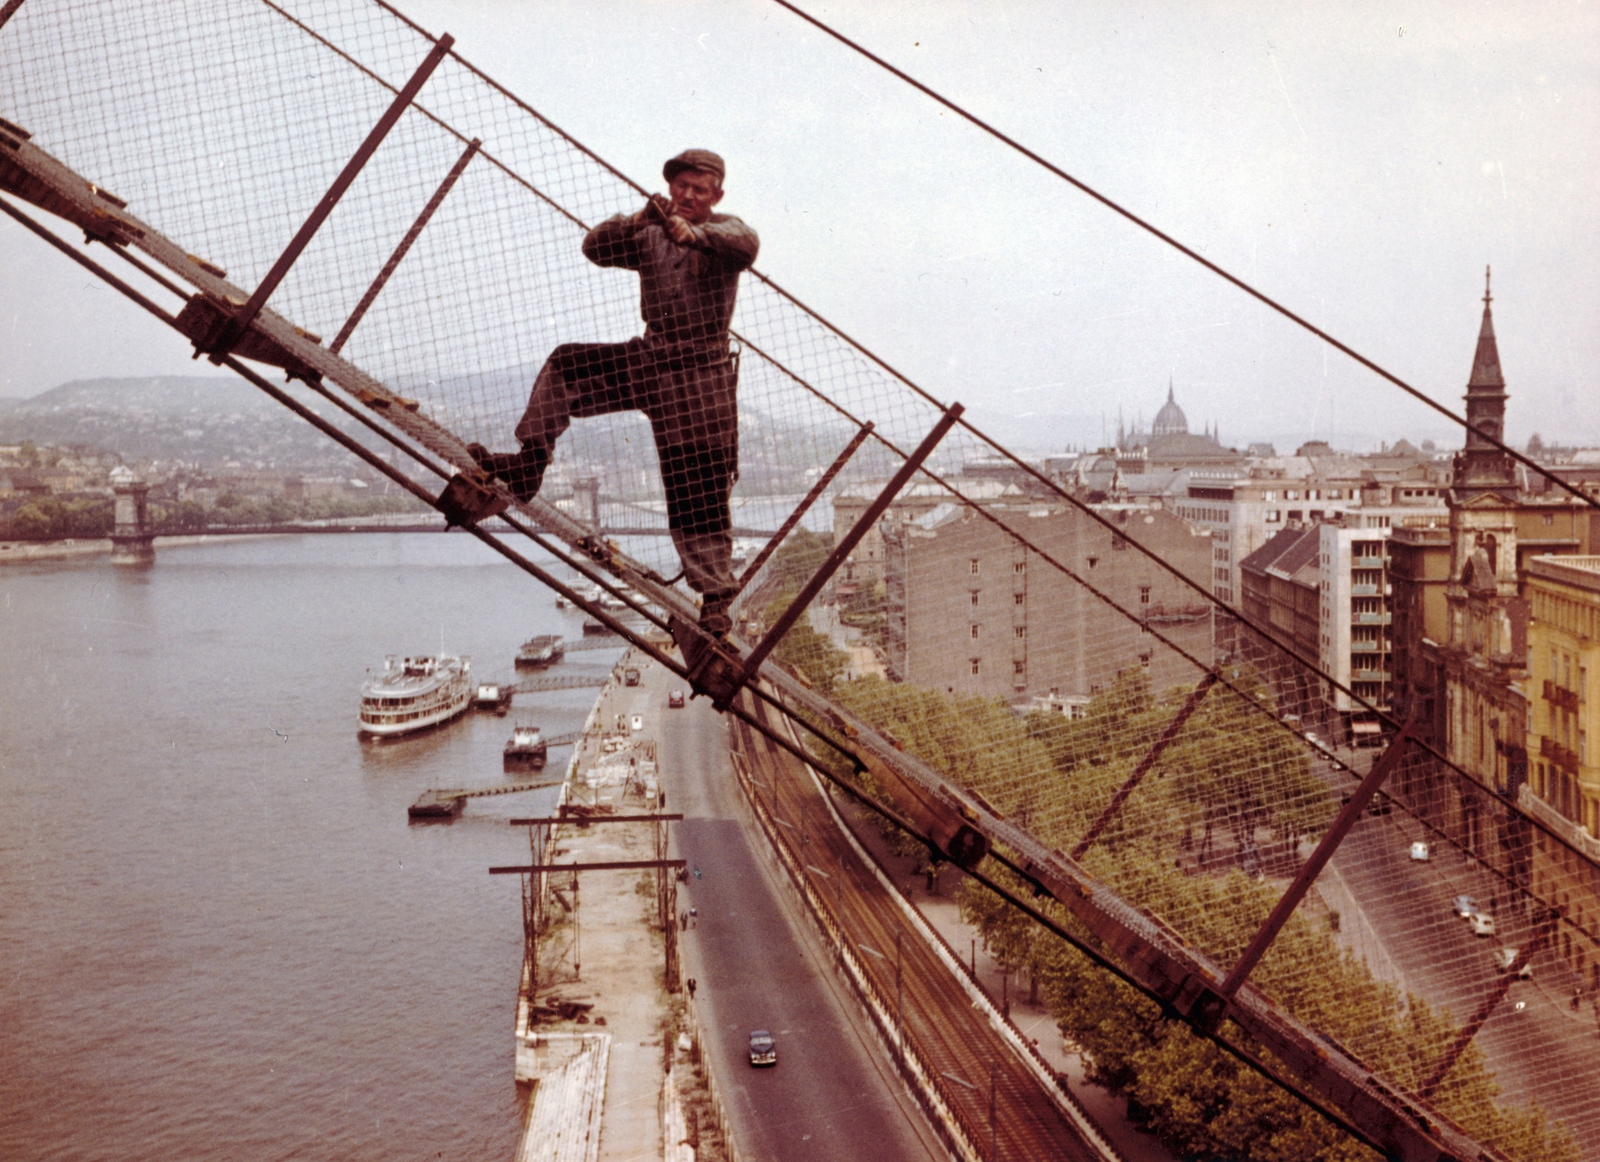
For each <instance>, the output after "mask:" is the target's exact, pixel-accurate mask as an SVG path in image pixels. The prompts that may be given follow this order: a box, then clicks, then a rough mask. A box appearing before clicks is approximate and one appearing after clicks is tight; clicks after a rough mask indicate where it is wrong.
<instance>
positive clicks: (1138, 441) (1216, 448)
mask: <svg viewBox="0 0 1600 1162" xmlns="http://www.w3.org/2000/svg"><path fill="white" fill-rule="evenodd" d="M1117 451H1118V453H1119V455H1118V457H1117V461H1118V464H1119V465H1120V466H1121V467H1122V469H1123V471H1124V472H1129V471H1132V472H1136V473H1137V472H1140V471H1152V472H1153V471H1159V470H1173V469H1179V468H1202V467H1204V468H1214V467H1223V466H1227V467H1232V466H1235V465H1240V464H1243V463H1244V457H1243V456H1241V455H1240V454H1239V453H1238V452H1237V451H1236V450H1235V449H1233V448H1225V447H1223V446H1222V443H1221V442H1220V441H1219V440H1218V439H1217V437H1216V433H1215V431H1210V432H1206V433H1204V434H1196V433H1193V432H1191V431H1189V417H1188V416H1186V415H1184V412H1183V408H1181V407H1179V406H1178V400H1177V396H1176V394H1175V392H1174V389H1173V386H1172V381H1171V380H1168V381H1167V402H1166V403H1164V404H1162V405H1161V410H1160V411H1158V412H1157V413H1156V418H1155V422H1154V423H1153V424H1151V425H1150V430H1149V431H1148V432H1141V431H1137V430H1134V431H1124V430H1123V429H1122V427H1121V425H1120V424H1119V425H1118V428H1117Z"/></svg>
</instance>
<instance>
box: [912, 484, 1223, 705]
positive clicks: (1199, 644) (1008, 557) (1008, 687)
mask: <svg viewBox="0 0 1600 1162" xmlns="http://www.w3.org/2000/svg"><path fill="white" fill-rule="evenodd" d="M1004 507H1005V509H1006V512H1005V517H1006V521H1007V523H1008V524H1010V525H1012V526H1013V527H1015V528H1017V529H1018V530H1019V531H1020V532H1021V533H1022V534H1023V535H1024V536H1026V537H1027V538H1028V541H1029V542H1030V543H1031V544H1032V545H1033V546H1035V547H1036V548H1037V550H1038V552H1034V551H1030V550H1029V549H1028V548H1027V547H1026V546H1024V545H1023V544H1022V543H1021V542H1020V541H1018V540H1017V538H1016V537H1013V536H1011V535H1010V534H1009V533H1007V532H1006V531H1005V530H1004V529H1001V528H999V527H998V526H997V525H995V524H994V523H993V522H992V521H989V520H985V519H983V517H982V514H981V513H979V512H978V511H977V510H976V509H974V508H972V507H969V506H965V505H957V504H945V505H941V506H939V507H938V508H935V509H933V510H931V511H929V512H926V513H923V514H922V515H920V516H916V517H910V518H904V517H903V518H901V519H886V520H885V521H883V522H882V524H881V532H882V536H883V543H884V554H885V555H884V566H885V571H884V589H885V611H886V635H885V640H886V647H887V651H886V652H887V655H888V659H887V662H888V671H889V674H890V676H891V677H892V678H894V679H897V680H899V681H903V682H909V683H913V684H915V685H919V686H925V687H929V688H932V689H936V690H942V691H944V692H946V693H950V694H982V695H987V696H990V697H994V698H1001V699H1004V700H1005V701H1007V702H1008V703H1011V704H1025V703H1027V702H1029V701H1030V700H1031V699H1033V698H1034V697H1036V696H1037V697H1045V698H1049V697H1051V696H1054V697H1056V698H1057V699H1059V700H1063V701H1064V702H1072V701H1075V700H1081V699H1083V698H1086V697H1091V696H1093V695H1094V694H1096V693H1098V692H1099V691H1100V690H1102V689H1104V688H1106V687H1108V686H1109V685H1110V684H1111V683H1112V682H1114V681H1115V680H1116V678H1117V676H1118V674H1119V673H1122V672H1124V671H1125V670H1127V669H1129V668H1130V667H1143V668H1145V669H1147V670H1149V672H1150V679H1151V682H1152V685H1153V686H1154V688H1155V689H1157V690H1160V689H1164V688H1165V687H1168V686H1171V685H1176V684H1179V683H1186V682H1193V681H1194V680H1195V678H1196V673H1195V669H1194V666H1193V665H1191V664H1189V663H1187V662H1185V661H1183V660H1182V659H1181V658H1180V657H1178V656H1177V655H1176V654H1175V653H1174V652H1173V651H1172V650H1169V649H1166V648H1164V647H1162V646H1161V644H1160V642H1159V641H1158V640H1157V639H1156V637H1154V636H1153V635H1152V634H1151V633H1150V632H1149V631H1150V630H1152V629H1154V630H1156V631H1158V632H1159V633H1161V634H1164V635H1166V636H1167V637H1168V638H1170V639H1172V640H1173V641H1175V642H1176V643H1177V644H1178V645H1179V646H1180V648H1182V649H1183V650H1184V651H1186V652H1187V653H1189V654H1190V655H1192V656H1193V657H1194V658H1196V659H1198V660H1199V661H1200V663H1201V664H1202V665H1210V664H1211V660H1212V648H1211V640H1212V636H1211V635H1212V616H1211V606H1210V604H1209V603H1208V602H1206V601H1205V600H1204V598H1203V597H1201V596H1200V595H1199V594H1196V593H1194V592H1193V590H1191V589H1190V588H1189V587H1187V586H1185V585H1184V584H1183V583H1182V582H1181V581H1179V580H1178V579H1177V578H1174V577H1173V576H1171V574H1169V573H1168V572H1167V571H1166V570H1165V569H1163V568H1161V566H1160V565H1158V564H1157V563H1156V562H1154V561H1152V560H1151V559H1150V558H1149V557H1147V556H1145V555H1144V554H1143V553H1140V552H1138V551H1137V550H1134V549H1133V548H1132V547H1131V546H1130V544H1129V541H1130V538H1132V537H1135V536H1137V539H1138V540H1139V541H1140V542H1141V543H1142V544H1144V545H1146V546H1149V547H1152V548H1154V549H1155V550H1156V551H1157V552H1158V553H1159V555H1160V557H1161V559H1162V560H1164V561H1166V562H1168V563H1170V564H1172V565H1174V566H1176V567H1177V568H1178V570H1179V571H1180V572H1181V573H1183V574H1184V575H1185V576H1187V577H1189V578H1191V579H1193V580H1195V581H1197V582H1198V583H1200V584H1202V585H1203V584H1204V583H1205V581H1206V579H1207V577H1208V574H1209V570H1210V565H1211V545H1210V538H1209V537H1208V536H1206V535H1205V534H1204V533H1203V532H1200V531H1198V530H1195V529H1193V528H1192V527H1191V526H1189V525H1188V524H1187V523H1186V522H1184V521H1182V520H1180V519H1178V518H1177V517H1175V516H1173V515H1172V514H1171V513H1170V512H1165V511H1162V510H1160V509H1148V508H1143V507H1132V506H1107V507H1104V508H1100V509H1097V510H1096V511H1097V512H1098V513H1099V514H1100V515H1102V516H1104V517H1105V518H1106V519H1107V520H1108V521H1109V522H1110V523H1111V525H1112V527H1113V528H1120V529H1126V530H1127V532H1126V533H1122V532H1113V531H1111V530H1110V529H1107V528H1106V527H1105V526H1104V525H1102V524H1100V523H1099V522H1098V521H1096V520H1094V519H1092V518H1091V517H1090V516H1088V515H1087V514H1085V513H1083V512H1082V511H1080V510H1079V509H1077V508H1075V507H1072V506H1069V505H1049V504H1044V503H1038V502H1035V503H1025V504H1016V505H1006V506H1004ZM1039 553H1044V554H1047V555H1048V556H1049V557H1051V558H1052V559H1053V560H1055V561H1057V562H1059V563H1061V564H1062V565H1065V566H1066V567H1067V568H1069V569H1071V570H1073V571H1074V572H1076V573H1078V574H1079V575H1080V576H1081V577H1083V578H1084V579H1085V580H1086V581H1087V582H1088V584H1089V585H1092V586H1094V587H1095V588H1096V589H1097V590H1099V591H1100V592H1101V593H1103V594H1105V595H1106V596H1107V597H1108V598H1110V599H1111V600H1113V601H1115V602H1116V603H1117V604H1118V605H1120V606H1121V607H1122V608H1123V609H1125V610H1128V611H1129V612H1130V613H1131V614H1132V616H1131V617H1126V616H1123V615H1122V614H1119V613H1118V612H1116V610H1114V609H1112V608H1110V607H1109V606H1108V605H1107V604H1106V603H1105V602H1103V601H1101V600H1100V599H1099V598H1097V597H1095V596H1094V595H1093V594H1092V593H1090V592H1089V591H1088V590H1087V589H1086V588H1085V586H1083V585H1080V584H1078V583H1077V582H1075V581H1073V580H1072V578H1071V577H1069V576H1067V575H1066V574H1065V573H1063V572H1062V570H1060V569H1058V568H1055V567H1052V566H1051V565H1050V564H1048V563H1046V562H1044V561H1043V560H1041V558H1040V556H1039Z"/></svg>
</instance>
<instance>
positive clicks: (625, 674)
mask: <svg viewBox="0 0 1600 1162" xmlns="http://www.w3.org/2000/svg"><path fill="white" fill-rule="evenodd" d="M622 684H623V685H624V686H637V685H638V684H639V671H638V670H636V669H635V668H634V667H632V666H629V667H628V668H627V669H626V670H624V671H622Z"/></svg>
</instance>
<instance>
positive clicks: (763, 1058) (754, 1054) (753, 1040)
mask: <svg viewBox="0 0 1600 1162" xmlns="http://www.w3.org/2000/svg"><path fill="white" fill-rule="evenodd" d="M750 1064H751V1065H776V1064H778V1043H777V1042H776V1041H774V1040H773V1039H772V1034H771V1033H769V1032H767V1031H766V1030H765V1029H751V1030H750Z"/></svg>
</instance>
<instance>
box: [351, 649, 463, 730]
mask: <svg viewBox="0 0 1600 1162" xmlns="http://www.w3.org/2000/svg"><path fill="white" fill-rule="evenodd" d="M473 693H474V687H473V685H472V659H470V658H457V657H451V656H449V655H446V654H439V655H437V656H430V657H408V658H397V657H396V656H395V655H394V654H390V655H389V656H388V657H386V658H384V660H383V673H381V674H379V675H378V676H377V677H376V678H373V679H371V680H370V681H368V682H367V683H366V684H365V685H364V686H362V687H361V712H360V716H359V720H360V733H361V735H362V737H370V738H394V737H396V736H398V735H402V734H410V733H411V732H413V731H417V730H424V729H426V728H428V727H430V726H438V725H439V724H440V723H442V722H449V721H450V720H451V719H452V718H455V717H456V716H457V715H458V714H460V713H461V712H462V711H464V710H465V709H466V708H467V707H468V706H469V705H471V704H472V696H473Z"/></svg>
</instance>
